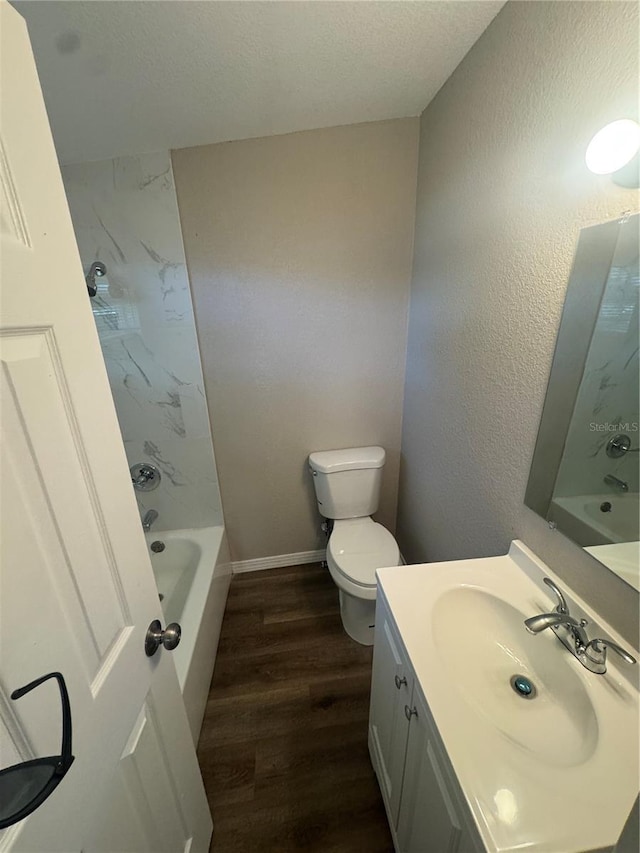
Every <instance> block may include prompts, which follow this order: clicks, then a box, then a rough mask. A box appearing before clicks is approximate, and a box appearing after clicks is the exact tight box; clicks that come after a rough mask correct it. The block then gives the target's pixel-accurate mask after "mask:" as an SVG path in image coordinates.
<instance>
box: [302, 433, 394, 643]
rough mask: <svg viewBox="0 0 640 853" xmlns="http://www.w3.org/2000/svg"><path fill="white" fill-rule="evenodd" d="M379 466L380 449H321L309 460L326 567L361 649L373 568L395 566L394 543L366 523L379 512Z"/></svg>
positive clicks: (370, 618)
mask: <svg viewBox="0 0 640 853" xmlns="http://www.w3.org/2000/svg"><path fill="white" fill-rule="evenodd" d="M384 462H385V452H384V448H382V447H352V448H348V449H346V450H322V451H317V452H314V453H312V454H311V455H310V456H309V469H310V471H311V473H312V475H313V484H314V487H315V491H316V500H317V502H318V509H319V511H320V514H321V515H323V516H324V517H325V518H327V519H331V520H332V522H333V526H332V529H331V535H330V537H329V544H328V546H327V565H328V567H329V572H330V574H331V577H332V578H333V580H334V582H335V584H336V586H337V587H338V591H339V595H340V615H341V617H342V624H343V626H344V629H345V631H346V632H347V634H348V635H349V636H350V637H351V638H352V639H353V640H355V641H356V642H358V643H361V644H362V645H364V646H371V645H373V630H374V620H375V609H376V591H377V584H376V569H380V568H382V567H383V566H397V565H399V563H400V551H399V549H398V544H397V542H396V540H395V539H394V538H393V536H392V535H391V533H389V531H388V530H387V529H386V528H385V527H383V526H382V525H381V524H378V523H377V522H375V521H374V520H373V519H372V518H371V514H372V513H374V512H375V511H376V510H377V508H378V503H379V497H380V481H381V479H382V468H383V466H384Z"/></svg>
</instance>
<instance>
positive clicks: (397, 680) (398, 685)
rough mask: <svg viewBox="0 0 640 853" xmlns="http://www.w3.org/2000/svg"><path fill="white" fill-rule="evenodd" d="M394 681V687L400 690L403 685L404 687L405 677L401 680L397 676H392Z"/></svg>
mask: <svg viewBox="0 0 640 853" xmlns="http://www.w3.org/2000/svg"><path fill="white" fill-rule="evenodd" d="M394 681H395V683H396V687H397V688H398V690H400V688H401V687H402V685H403V684H404V685H406V683H407V677H406V675H403V676H402V678H400V676H399V675H396V676H394Z"/></svg>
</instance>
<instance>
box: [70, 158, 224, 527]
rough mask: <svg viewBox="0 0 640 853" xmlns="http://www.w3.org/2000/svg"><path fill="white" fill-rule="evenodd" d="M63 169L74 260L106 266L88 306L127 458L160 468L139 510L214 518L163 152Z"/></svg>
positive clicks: (174, 520)
mask: <svg viewBox="0 0 640 853" xmlns="http://www.w3.org/2000/svg"><path fill="white" fill-rule="evenodd" d="M62 172H63V179H64V183H65V187H66V191H67V197H68V200H69V206H70V209H71V216H72V219H73V223H74V227H75V231H76V237H77V240H78V245H79V248H80V256H81V258H82V262H83V265H84V268H85V270H88V268H89V266H90V265H91V263H92V262H93V261H96V260H100V261H102V262H103V263H105V264H106V266H107V274H106V276H104V277H103V278H102V279H98V280H97V285H98V293H97V295H96V297H95V298H94V299H93V300H92V308H93V314H94V318H95V322H96V327H97V329H98V334H99V336H100V342H101V345H102V351H103V355H104V358H105V364H106V367H107V373H108V376H109V382H110V384H111V390H112V393H113V398H114V403H115V406H116V411H117V413H118V420H119V422H120V428H121V430H122V436H123V440H124V443H125V448H126V451H127V458H128V460H129V462H130V464H134V463H135V462H143V461H150V462H153V463H154V464H157V465H158V467H159V468H160V470H161V471H162V474H163V479H162V483H161V485H160V487H159V489H157V490H156V491H154V492H151V493H148V494H144V495H141V496H139V497H140V498H141V499H140V500H139V505H140V507H141V511H142V512H143V513H144V512H145V511H146V509H149V508H150V507H153V508H154V509H157V510H158V511H159V512H160V519H159V521H158V525H157V526H158V529H177V528H181V527H202V526H207V525H212V524H221V523H222V508H221V502H220V494H219V491H218V483H217V473H216V468H215V460H214V456H213V446H212V442H211V435H210V427H209V418H208V414H207V406H206V399H205V392H204V382H203V379H202V368H201V365H200V353H199V349H198V341H197V336H196V329H195V322H194V317H193V307H192V303H191V293H190V289H189V281H188V278H187V270H186V264H185V259H184V251H183V247H182V235H181V233H180V221H179V215H178V206H177V200H176V195H175V189H174V183H173V174H172V170H171V160H170V156H169V152H160V153H157V154H145V155H142V156H139V157H123V158H118V159H116V160H108V161H103V162H100V163H86V164H79V165H72V166H65V167H64V168H63V170H62Z"/></svg>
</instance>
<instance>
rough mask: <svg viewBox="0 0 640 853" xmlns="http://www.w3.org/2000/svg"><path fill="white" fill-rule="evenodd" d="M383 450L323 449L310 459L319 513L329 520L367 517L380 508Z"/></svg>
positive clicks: (381, 448)
mask: <svg viewBox="0 0 640 853" xmlns="http://www.w3.org/2000/svg"><path fill="white" fill-rule="evenodd" d="M384 460H385V452H384V448H383V447H350V448H347V449H345V450H321V451H317V452H315V453H312V454H311V455H310V456H309V468H310V470H311V473H312V474H313V485H314V486H315V490H316V500H317V502H318V510H319V511H320V514H321V515H323V516H324V517H325V518H336V519H338V518H364V517H366V516H368V515H371V514H372V513H374V512H375V511H376V510H377V509H378V503H379V500H380V481H381V479H382V468H383V466H384Z"/></svg>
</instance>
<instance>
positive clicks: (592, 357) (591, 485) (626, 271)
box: [555, 261, 640, 496]
mask: <svg viewBox="0 0 640 853" xmlns="http://www.w3.org/2000/svg"><path fill="white" fill-rule="evenodd" d="M639 293H640V281H639V279H638V272H637V262H636V261H634V262H633V263H631V264H629V265H628V266H617V267H613V268H612V270H611V272H610V275H609V281H608V282H607V287H606V290H605V295H604V298H603V302H602V305H601V307H600V314H599V317H598V321H597V323H596V327H595V329H594V333H593V336H592V340H591V346H590V348H589V353H588V356H587V360H586V364H585V370H584V374H583V377H582V382H581V384H580V389H579V391H578V396H577V399H576V403H575V407H574V413H573V418H572V421H571V426H570V429H569V433H568V435H567V441H566V446H565V451H564V455H563V459H562V463H561V466H560V471H559V473H558V478H557V482H556V488H555V494H556V495H562V496H567V495H580V494H598V493H607V491H608V490H609V488H608V487H607V486H606V485H604V483H603V479H604V476H605V475H606V474H613V475H614V476H616V477H618V478H619V479H621V480H624V481H625V482H627V483H628V485H629V490H630V491H632V492H637V491H638V465H637V455H636V454H634V455H633V456H627V457H622V458H620V459H611V458H610V457H609V456H607V454H606V445H607V442H608V441H609V439H610V438H612V436H613V435H615V434H616V433H617V432H623V433H626V434H628V435H629V437H630V439H631V441H632V446H634V447H637V446H638V441H639V439H640V432H639V431H638V429H639V425H638V406H639V396H640V395H639V387H640V376H639V369H638V364H639V360H638V343H639V341H638V317H639Z"/></svg>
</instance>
